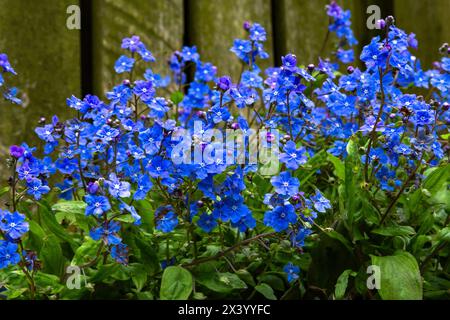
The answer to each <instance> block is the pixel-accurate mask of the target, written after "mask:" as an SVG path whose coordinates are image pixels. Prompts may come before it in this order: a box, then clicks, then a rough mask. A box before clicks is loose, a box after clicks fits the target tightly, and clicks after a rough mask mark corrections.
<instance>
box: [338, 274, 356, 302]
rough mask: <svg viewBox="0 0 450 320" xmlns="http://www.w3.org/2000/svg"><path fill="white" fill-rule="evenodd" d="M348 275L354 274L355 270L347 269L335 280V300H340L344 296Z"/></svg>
mask: <svg viewBox="0 0 450 320" xmlns="http://www.w3.org/2000/svg"><path fill="white" fill-rule="evenodd" d="M350 276H353V277H354V276H356V272H354V271H352V270H350V269H347V270H345V271H344V272H342V273H341V275H340V276H339V278H338V279H337V282H336V287H335V289H334V296H335V298H336V299H337V300H341V299H342V298H344V296H345V291H346V290H347V286H348V278H349V277H350Z"/></svg>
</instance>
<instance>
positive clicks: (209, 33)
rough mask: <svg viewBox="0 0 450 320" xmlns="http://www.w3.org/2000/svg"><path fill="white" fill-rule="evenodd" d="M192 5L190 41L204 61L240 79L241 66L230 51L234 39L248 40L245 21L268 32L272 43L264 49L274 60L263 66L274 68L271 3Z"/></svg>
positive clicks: (195, 1)
mask: <svg viewBox="0 0 450 320" xmlns="http://www.w3.org/2000/svg"><path fill="white" fill-rule="evenodd" d="M188 5H189V9H188V10H189V13H190V17H189V25H188V26H187V27H188V28H189V30H188V32H189V35H190V41H191V42H192V44H193V45H196V46H197V48H198V50H199V52H200V55H201V57H202V60H203V61H209V62H211V63H213V64H214V65H216V66H217V67H218V70H219V74H221V75H223V74H230V75H232V76H233V78H234V79H236V78H237V77H238V75H239V72H240V70H241V64H240V62H239V60H238V59H237V57H236V56H235V55H234V54H233V53H232V52H230V48H231V47H232V45H233V41H234V39H237V38H245V37H246V33H245V31H244V29H243V27H242V25H243V23H244V21H250V22H257V23H260V24H261V25H262V26H264V28H265V29H266V31H267V38H268V41H267V42H266V43H265V46H264V47H265V49H266V51H267V52H268V53H269V54H270V56H271V58H270V59H268V60H264V61H261V63H259V65H260V67H262V68H266V67H268V66H270V65H273V54H272V53H273V47H272V43H273V38H272V22H271V5H270V0H240V1H223V0H191V1H188Z"/></svg>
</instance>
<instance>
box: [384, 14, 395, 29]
mask: <svg viewBox="0 0 450 320" xmlns="http://www.w3.org/2000/svg"><path fill="white" fill-rule="evenodd" d="M393 24H395V19H394V17H393V16H387V17H386V25H387V26H388V27H389V26H392V25H393Z"/></svg>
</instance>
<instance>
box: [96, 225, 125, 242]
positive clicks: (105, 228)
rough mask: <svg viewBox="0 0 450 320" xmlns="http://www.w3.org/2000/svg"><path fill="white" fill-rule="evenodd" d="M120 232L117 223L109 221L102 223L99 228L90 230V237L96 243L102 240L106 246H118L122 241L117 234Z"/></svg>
mask: <svg viewBox="0 0 450 320" xmlns="http://www.w3.org/2000/svg"><path fill="white" fill-rule="evenodd" d="M119 231H120V224H119V223H118V222H117V221H109V222H108V223H103V224H102V225H101V226H100V227H98V228H95V229H93V230H91V232H90V236H91V238H92V239H94V240H96V241H98V240H102V241H103V242H104V243H105V244H108V245H118V244H119V243H121V242H122V239H121V238H120V237H119V235H118V234H117V233H118V232H119Z"/></svg>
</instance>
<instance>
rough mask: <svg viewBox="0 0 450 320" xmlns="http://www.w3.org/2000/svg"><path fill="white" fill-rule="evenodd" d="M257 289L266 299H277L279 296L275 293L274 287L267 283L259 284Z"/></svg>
mask: <svg viewBox="0 0 450 320" xmlns="http://www.w3.org/2000/svg"><path fill="white" fill-rule="evenodd" d="M255 290H256V291H258V292H259V293H261V294H262V295H263V296H264V297H265V298H266V299H269V300H277V297H276V296H275V294H274V293H273V289H272V288H271V287H270V286H269V285H268V284H267V283H261V284H258V285H257V286H256V287H255Z"/></svg>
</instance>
